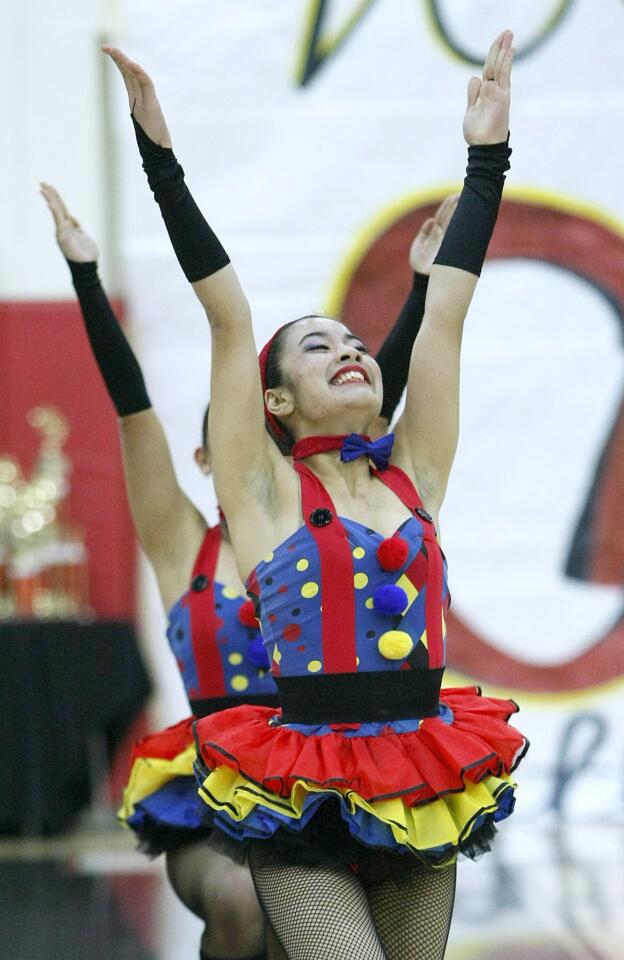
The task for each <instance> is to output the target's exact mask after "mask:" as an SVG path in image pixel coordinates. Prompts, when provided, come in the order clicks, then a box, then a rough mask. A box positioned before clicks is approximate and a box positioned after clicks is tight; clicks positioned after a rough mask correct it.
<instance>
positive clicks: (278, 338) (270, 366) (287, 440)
mask: <svg viewBox="0 0 624 960" xmlns="http://www.w3.org/2000/svg"><path fill="white" fill-rule="evenodd" d="M318 316H319V314H318V313H306V314H305V316H303V317H297V318H296V319H295V320H290V321H289V322H288V323H285V324H284V326H283V327H280V329H279V330H278V331H277V333H276V334H275V337H274V338H273V342H272V343H271V348H270V350H269V353H268V355H267V361H266V387H267V389H269V390H270V389H272V388H273V387H279V386H281V384H283V383H284V375H283V373H282V368H281V359H282V351H283V349H284V338H285V334H286V331H287V330H289V329H290V327H292V326H293V324H295V323H299V321H300V320H310V319H311V318H312V317H318ZM276 419H279V418H276ZM279 422H280V425H281V428H282V430H283V431H284V434H285V436H283V437H280V436H277V435H276V434H275V432H274V430H272V429H271V424H270V423H269V422H267V424H266V428H267V431H268V432H269V434H270V435H271V437H272V438H273V440H275V442H276V444H277V446H278V447H279V449H280V451H281V453H283V454H285V455H286V456H288V454H290V453H291V452H292V448H293V445H294V442H295V439H294V437H293V436H292V434H291V433H290V431H289V430H288V428H287V427H285V426H284V424H283V423H282V422H281V420H280V421H279Z"/></svg>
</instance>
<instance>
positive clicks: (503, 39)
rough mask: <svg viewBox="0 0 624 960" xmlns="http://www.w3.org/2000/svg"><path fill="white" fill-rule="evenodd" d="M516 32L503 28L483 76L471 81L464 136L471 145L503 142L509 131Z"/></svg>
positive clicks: (495, 42) (484, 68)
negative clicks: (514, 37)
mask: <svg viewBox="0 0 624 960" xmlns="http://www.w3.org/2000/svg"><path fill="white" fill-rule="evenodd" d="M512 41H513V33H512V32H511V30H503V32H502V33H501V34H500V36H498V37H497V38H496V40H495V41H494V43H493V44H492V46H491V47H490V52H489V53H488V55H487V59H486V61H485V64H484V67H483V74H482V79H481V80H480V79H479V78H478V77H471V79H470V80H469V81H468V107H467V109H466V114H465V116H464V138H465V140H466V142H467V143H469V144H478V143H502V142H503V141H504V140H506V139H507V133H508V130H509V94H510V77H511V64H512V62H513V55H514V49H513V47H512V46H511V44H512Z"/></svg>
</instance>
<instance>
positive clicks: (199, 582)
mask: <svg viewBox="0 0 624 960" xmlns="http://www.w3.org/2000/svg"><path fill="white" fill-rule="evenodd" d="M209 583H210V580H209V579H208V577H207V576H205V574H203V573H199V574H198V575H197V576H196V577H193V582H192V583H191V590H194V591H195V593H201V591H202V590H205V589H206V587H207V586H208V584H209Z"/></svg>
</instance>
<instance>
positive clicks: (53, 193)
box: [39, 183, 70, 227]
mask: <svg viewBox="0 0 624 960" xmlns="http://www.w3.org/2000/svg"><path fill="white" fill-rule="evenodd" d="M39 190H40V192H41V195H42V197H43V198H44V200H45V201H46V203H47V205H48V210H49V211H50V213H51V214H52V216H53V217H54V223H55V224H56V226H57V227H60V226H61V224H62V223H64V222H66V221H67V220H69V219H70V215H69V213H68V212H67V207H66V206H65V204H64V203H63V201H62V199H61V195H60V193H59V192H58V190H55V188H54V187H53V186H52V185H51V184H49V183H40V184H39Z"/></svg>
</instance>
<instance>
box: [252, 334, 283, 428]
mask: <svg viewBox="0 0 624 960" xmlns="http://www.w3.org/2000/svg"><path fill="white" fill-rule="evenodd" d="M284 326H288V324H284ZM284 326H282V327H280V328H279V329H278V330H276V331H275V333H274V334H273V336H272V337H271V339H270V340H269V341H268V343H265V345H264V346H263V348H262V350H261V351H260V354H259V356H258V361H259V363H260V381H261V383H262V403H263V405H264V419H265V422H266V424H267V426H268V427H269V428H270V432H271V434H272V435H273V436H274V437H275V438H276V439H277V440H285V439H286V438H287V436H288V433H287V431H286V430H285V429H284V427H283V426H282V424H281V423H280V422H279V420H278V419H277V417H276V416H274V415H273V414H272V413H271V411H270V410H268V409H267V405H266V402H265V400H264V393H265V390H267V389H268V388H267V363H268V360H269V354H270V352H271V347H272V346H273V341H274V340H275V338H276V337H277V335H278V333H280V332H281V331H282V330H283V329H284Z"/></svg>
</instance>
